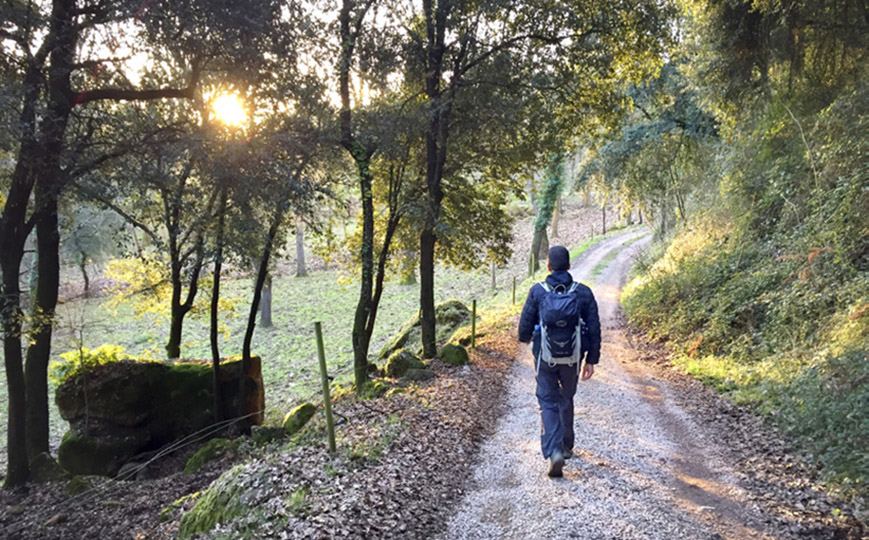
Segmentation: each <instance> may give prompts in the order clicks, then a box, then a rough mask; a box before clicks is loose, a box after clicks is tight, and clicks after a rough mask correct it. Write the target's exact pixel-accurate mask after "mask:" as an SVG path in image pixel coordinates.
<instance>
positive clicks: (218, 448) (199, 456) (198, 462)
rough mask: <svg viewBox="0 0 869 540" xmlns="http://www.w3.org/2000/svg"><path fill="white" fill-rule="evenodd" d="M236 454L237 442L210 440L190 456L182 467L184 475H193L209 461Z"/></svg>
mask: <svg viewBox="0 0 869 540" xmlns="http://www.w3.org/2000/svg"><path fill="white" fill-rule="evenodd" d="M236 452H238V441H231V440H229V439H221V438H217V439H211V440H210V441H208V442H207V443H205V444H204V445H203V446H202V448H200V449H199V450H197V451H196V453H195V454H193V455H192V456H190V458H189V459H188V460H187V463H186V464H185V465H184V474H193V473H195V472H197V471H199V469H201V468H202V467H203V466H204V465H205V464H206V463H208V462H209V461H211V460H213V459H215V458H217V457H222V456H225V455H227V454H230V455H234V454H235V453H236Z"/></svg>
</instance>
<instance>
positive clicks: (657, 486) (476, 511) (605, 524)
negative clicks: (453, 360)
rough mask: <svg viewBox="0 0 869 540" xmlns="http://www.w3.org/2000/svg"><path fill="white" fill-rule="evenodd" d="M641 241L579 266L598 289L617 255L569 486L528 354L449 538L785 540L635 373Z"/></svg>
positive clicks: (659, 392) (593, 254)
mask: <svg viewBox="0 0 869 540" xmlns="http://www.w3.org/2000/svg"><path fill="white" fill-rule="evenodd" d="M642 234H643V233H630V234H625V235H622V236H619V237H615V238H613V239H610V240H608V241H605V242H602V243H601V244H599V245H598V246H596V247H595V248H593V249H591V250H589V251H588V252H586V254H585V255H584V256H583V257H582V258H581V259H580V260H579V261H575V262H574V269H573V270H572V273H573V275H574V279H577V280H580V281H585V282H586V283H589V282H590V281H592V279H593V277H594V276H593V275H592V273H593V269H594V268H595V266H596V265H598V264H599V263H600V262H601V261H603V260H606V259H607V255H608V254H611V253H613V252H614V250H618V255H616V256H615V258H614V259H611V260H612V262H611V263H610V264H609V265H608V266H607V267H606V269H605V270H604V271H603V272H601V273H600V274H599V276H597V279H596V283H594V284H593V285H592V288H593V290H594V292H595V295H596V297H597V300H598V304H599V306H600V314H601V324H602V327H603V351H602V356H601V363H600V368H599V369H598V370H597V372H596V373H595V376H594V378H593V379H592V380H591V381H588V382H584V383H580V387H579V390H578V392H577V396H576V400H575V403H576V409H577V410H576V446H575V449H576V451H577V456H576V457H575V458H574V459H572V460H570V461H568V462H567V466H566V467H565V474H564V478H562V479H554V480H553V479H549V478H548V477H547V476H546V470H547V462H546V461H544V460H543V459H542V456H541V453H540V443H539V438H538V436H537V435H538V433H539V430H540V423H539V418H538V408H537V402H536V398H535V397H534V385H535V383H534V371H533V367H532V363H533V362H532V357H531V354H530V352H528V351H527V350H524V352H523V354H522V355H521V358H520V359H519V360H520V361H518V362H516V363H515V364H514V368H513V372H512V374H511V380H510V381H509V382H508V388H509V394H508V397H507V402H508V411H509V412H508V413H507V414H506V415H505V416H504V417H503V418H502V419H501V420H500V421H499V425H498V428H497V431H496V433H495V435H494V436H492V438H491V439H490V440H488V441H487V442H486V443H484V445H483V447H482V450H481V453H480V457H479V461H478V463H477V464H476V466H475V467H474V474H473V479H472V480H471V481H470V486H469V487H468V492H467V493H466V495H465V497H464V499H463V501H462V502H461V503H460V504H459V505H458V507H459V512H458V513H457V514H456V515H455V517H454V518H453V519H452V520H451V521H450V523H449V525H448V527H447V530H446V532H445V533H444V535H442V537H441V538H444V539H484V538H486V539H489V538H506V539H510V538H515V539H531V538H546V539H549V538H582V539H632V538H638V539H639V538H643V539H647V538H666V539H671V538H691V539H696V538H776V537H781V536H779V535H770V534H768V533H767V532H766V531H765V530H764V529H765V527H764V525H763V524H764V520H763V519H762V516H761V515H760V511H759V510H758V509H757V507H756V506H754V505H751V504H748V503H746V501H748V500H750V497H748V496H747V494H746V493H744V492H743V491H742V490H741V489H740V488H739V487H738V486H737V484H736V480H735V475H734V474H733V471H732V469H731V468H729V467H728V465H727V463H725V460H724V459H722V458H720V457H719V456H721V455H724V454H725V453H724V452H722V451H720V449H718V448H716V447H715V445H714V444H713V443H711V442H710V440H709V439H708V438H707V437H706V436H705V435H704V433H703V430H702V429H701V428H700V427H699V426H698V425H697V423H696V422H695V421H694V420H692V417H691V415H690V414H689V413H688V412H686V411H685V410H683V409H681V408H680V407H679V406H678V405H677V404H676V403H675V400H674V399H672V396H671V395H670V389H669V388H668V387H667V383H666V382H664V381H661V380H658V379H657V378H655V377H654V376H653V375H652V374H650V373H647V372H645V368H644V367H643V366H641V365H639V364H636V363H632V362H631V361H632V360H633V359H634V357H635V351H634V350H633V349H632V348H631V346H630V345H629V343H628V341H627V338H626V336H625V333H624V331H623V328H622V325H621V324H620V323H619V321H620V311H619V303H618V300H619V292H620V286H621V284H622V283H623V282H624V279H625V275H626V273H627V270H628V268H629V267H630V263H631V261H632V260H633V257H634V256H635V255H636V253H637V252H638V250H640V249H642V247H644V246H645V245H646V244H647V243H648V240H649V239H648V238H638V237H639V236H642ZM631 242H633V243H631ZM626 243H627V244H630V245H628V246H626V245H625V244H626ZM611 257H612V256H611Z"/></svg>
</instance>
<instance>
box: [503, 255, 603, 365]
mask: <svg viewBox="0 0 869 540" xmlns="http://www.w3.org/2000/svg"><path fill="white" fill-rule="evenodd" d="M546 283H547V284H549V286H550V287H555V286H557V285H564V286H565V287H570V284H571V283H573V276H571V275H570V272H567V271H565V270H556V271H555V272H552V273H551V274H549V275H548V276H546ZM545 294H546V289H544V288H543V286H542V285H541V284H539V283H535V284H534V286H533V287H531V290H530V291H529V292H528V299H527V300H526V301H525V307H524V308H522V317H521V318H520V319H519V341H521V342H522V343H529V342H530V341H531V338H532V337H533V336H534V325H536V324H540V311H539V309H538V306H539V305H540V302H541V300H543V296H544V295H545ZM574 294H577V295H579V315H580V317H582V321H583V323H584V328H583V333H582V351H583V352H587V353H588V354H587V356H586V357H585V361H586V363H588V364H597V363H598V360H600V319H599V318H598V315H597V302H595V300H594V294H592V292H591V289H589V288H588V287H586V286H585V285H583V284H581V283H580V284H579V287H577V288H576V292H574Z"/></svg>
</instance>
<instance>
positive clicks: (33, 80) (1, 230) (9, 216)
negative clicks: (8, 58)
mask: <svg viewBox="0 0 869 540" xmlns="http://www.w3.org/2000/svg"><path fill="white" fill-rule="evenodd" d="M24 82H25V84H24V99H23V106H22V109H21V113H20V114H19V125H20V126H21V128H22V134H21V145H20V146H19V148H18V156H17V159H16V162H15V169H14V171H13V173H12V179H11V182H10V183H9V191H8V195H7V197H6V204H5V205H4V206H3V209H2V217H0V271H2V279H3V289H2V291H0V318H2V324H3V363H4V367H5V370H6V388H7V395H8V398H7V399H8V403H7V429H6V455H7V460H6V480H5V483H4V486H5V487H13V486H18V485H21V484H23V483H25V482H26V481H27V478H28V477H29V476H30V467H29V464H28V459H27V437H26V407H27V405H26V401H27V400H26V394H25V383H24V359H23V355H22V349H21V331H22V327H21V325H22V322H21V321H22V320H23V318H24V317H23V313H22V311H21V289H20V285H19V281H18V280H19V272H20V271H21V261H22V258H23V257H24V244H25V242H26V239H27V236H28V235H29V234H30V230H31V229H30V227H29V226H28V224H27V219H26V218H27V208H28V202H29V200H30V195H31V193H32V191H33V184H34V180H35V178H36V172H35V168H36V166H37V164H38V163H40V162H41V156H40V155H39V152H40V147H39V145H38V143H37V139H36V135H35V127H34V126H35V125H36V102H37V100H38V98H39V93H40V89H41V87H42V86H41V85H42V76H41V73H40V71H39V68H38V67H37V66H36V65H35V64H30V65H29V66H28V69H27V74H26V77H25V81H24Z"/></svg>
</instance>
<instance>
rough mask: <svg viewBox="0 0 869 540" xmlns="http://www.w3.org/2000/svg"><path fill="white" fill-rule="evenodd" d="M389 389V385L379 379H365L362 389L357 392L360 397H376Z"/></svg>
mask: <svg viewBox="0 0 869 540" xmlns="http://www.w3.org/2000/svg"><path fill="white" fill-rule="evenodd" d="M388 390H389V385H388V384H386V383H385V382H383V381H380V380H377V379H375V380H373V381H365V385H364V386H363V387H362V391H361V392H359V398H360V399H377V398H379V397H380V396H382V395H383V394H385V393H386V392H387V391H388Z"/></svg>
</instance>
